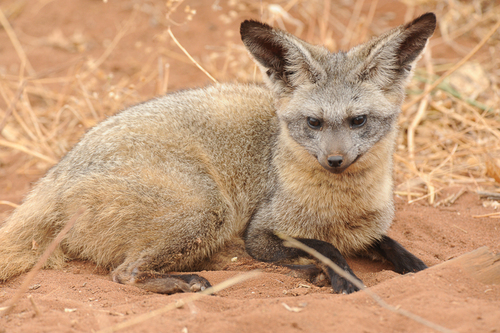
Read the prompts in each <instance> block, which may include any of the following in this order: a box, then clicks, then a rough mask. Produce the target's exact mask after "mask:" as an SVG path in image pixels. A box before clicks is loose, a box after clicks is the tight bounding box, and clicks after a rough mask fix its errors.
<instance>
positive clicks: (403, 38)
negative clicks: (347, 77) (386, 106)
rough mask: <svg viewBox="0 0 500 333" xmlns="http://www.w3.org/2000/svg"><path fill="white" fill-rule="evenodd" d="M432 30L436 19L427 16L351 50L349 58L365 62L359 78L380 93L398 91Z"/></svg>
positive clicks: (408, 76) (430, 15) (432, 16)
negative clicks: (381, 90) (376, 88)
mask: <svg viewBox="0 0 500 333" xmlns="http://www.w3.org/2000/svg"><path fill="white" fill-rule="evenodd" d="M435 28H436V16H435V15H434V14H433V13H427V14H424V15H422V16H420V17H418V18H416V19H415V20H413V21H412V22H410V23H407V24H404V25H401V26H399V27H397V28H395V29H393V30H391V31H389V32H387V33H385V34H384V35H382V36H380V37H378V38H375V39H373V40H371V41H369V42H367V43H365V44H362V45H360V46H357V47H355V48H354V49H352V50H351V51H350V52H349V54H350V55H351V56H354V57H356V58H358V59H364V61H362V65H361V67H360V69H359V75H360V78H361V79H362V80H371V81H372V82H374V83H376V84H377V85H379V86H380V87H381V88H382V89H387V90H391V88H395V89H397V90H401V89H402V87H403V86H404V84H405V83H406V81H407V80H409V78H410V77H411V74H412V70H413V67H414V65H415V63H416V62H417V60H418V59H419V57H420V55H421V53H422V51H423V50H424V48H425V46H426V44H427V41H428V39H429V38H430V37H431V36H432V34H433V33H434V29H435Z"/></svg>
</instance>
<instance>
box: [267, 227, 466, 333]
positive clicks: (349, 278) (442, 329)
mask: <svg viewBox="0 0 500 333" xmlns="http://www.w3.org/2000/svg"><path fill="white" fill-rule="evenodd" d="M277 235H278V237H280V238H281V239H283V240H285V246H290V247H295V248H298V249H301V250H302V251H304V252H306V253H308V254H310V255H311V256H313V257H315V258H316V259H318V260H319V261H321V262H322V263H323V264H325V265H327V266H328V267H330V268H331V269H333V271H334V272H335V273H337V274H338V275H340V276H341V277H343V278H344V279H346V280H347V281H349V282H351V283H352V284H354V285H355V286H356V287H358V288H359V289H360V290H362V291H363V292H365V293H366V294H367V295H368V296H370V297H371V298H372V299H373V300H374V301H375V302H376V303H377V304H378V305H380V306H381V307H382V308H384V309H387V310H389V311H392V312H394V313H397V314H400V315H402V316H405V317H407V318H409V319H411V320H413V321H416V322H417V323H419V324H422V325H425V326H427V327H429V328H432V329H434V330H436V331H438V332H445V333H453V332H455V331H453V330H450V329H447V328H446V327H443V326H440V325H438V324H435V323H433V322H430V321H428V320H427V319H424V318H422V317H420V316H417V315H415V314H413V313H411V312H408V311H406V310H404V309H401V308H396V307H394V306H392V305H390V304H387V303H386V302H385V301H384V300H382V299H381V298H380V296H378V295H377V294H375V293H374V292H373V291H371V290H370V289H369V288H367V287H365V285H364V284H363V283H361V282H360V281H358V280H357V279H356V278H355V277H353V276H352V275H351V274H349V273H347V272H346V271H344V270H343V269H342V268H340V267H339V266H338V265H336V264H335V263H334V262H333V261H331V260H330V259H328V258H327V257H325V256H324V255H322V254H321V253H319V252H318V251H316V250H314V249H312V248H310V247H309V246H307V245H304V244H303V243H301V242H299V241H298V240H296V239H294V238H292V237H289V236H287V235H284V234H281V233H278V234H277ZM455 333H456V332H455Z"/></svg>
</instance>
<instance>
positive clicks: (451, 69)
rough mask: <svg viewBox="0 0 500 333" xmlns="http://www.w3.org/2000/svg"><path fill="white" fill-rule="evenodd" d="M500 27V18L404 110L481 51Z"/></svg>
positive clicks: (406, 107)
mask: <svg viewBox="0 0 500 333" xmlns="http://www.w3.org/2000/svg"><path fill="white" fill-rule="evenodd" d="M498 28H500V19H499V20H498V21H497V23H496V24H495V26H494V27H493V28H492V29H491V30H490V31H489V32H488V33H487V34H486V36H484V38H483V39H482V40H481V41H480V42H479V43H478V44H477V45H476V46H475V47H474V48H473V49H472V50H471V51H470V52H469V54H467V55H466V56H465V57H463V58H462V60H460V61H459V62H458V63H456V64H455V66H453V67H452V68H450V69H449V70H448V71H447V72H446V73H444V74H443V75H442V76H441V77H440V78H439V79H437V80H436V81H435V82H434V83H433V84H432V85H431V86H430V87H428V88H427V89H425V90H424V92H423V93H421V94H420V95H419V96H418V97H417V98H415V99H413V100H412V101H410V102H409V103H407V104H405V105H403V107H402V110H403V112H404V111H406V110H408V109H409V108H410V107H412V106H413V105H415V104H416V103H418V102H419V101H420V100H421V99H422V98H424V97H426V96H427V95H429V93H430V92H431V91H432V90H434V89H435V88H436V87H437V86H438V85H439V84H440V83H442V82H443V81H444V79H445V78H447V77H448V76H449V75H450V74H451V73H453V72H454V71H456V70H457V69H459V68H460V67H461V66H462V65H463V64H465V63H466V62H467V61H469V60H470V58H472V56H473V55H474V54H476V53H477V51H479V49H480V48H481V47H482V46H483V45H484V44H486V42H487V41H488V40H489V39H490V37H491V36H493V34H494V33H495V32H496V31H497V30H498Z"/></svg>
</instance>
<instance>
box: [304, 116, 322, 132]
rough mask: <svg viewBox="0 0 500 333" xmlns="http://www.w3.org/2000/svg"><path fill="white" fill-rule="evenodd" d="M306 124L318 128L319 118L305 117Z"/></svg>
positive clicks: (319, 125)
mask: <svg viewBox="0 0 500 333" xmlns="http://www.w3.org/2000/svg"><path fill="white" fill-rule="evenodd" d="M307 125H309V127H311V128H312V129H320V128H321V120H319V119H316V118H313V117H307Z"/></svg>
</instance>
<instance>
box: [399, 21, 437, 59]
mask: <svg viewBox="0 0 500 333" xmlns="http://www.w3.org/2000/svg"><path fill="white" fill-rule="evenodd" d="M435 29H436V15H434V13H425V14H423V15H421V16H419V17H417V18H416V19H414V20H413V21H411V22H410V23H407V24H405V25H404V33H403V35H404V39H403V42H402V43H401V44H400V46H399V65H400V66H406V65H408V64H410V63H412V62H413V61H414V60H415V59H416V58H417V57H418V56H419V55H420V53H421V52H422V51H423V49H424V47H425V45H426V44H427V40H428V39H429V38H430V37H431V36H432V34H433V33H434V30H435Z"/></svg>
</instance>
